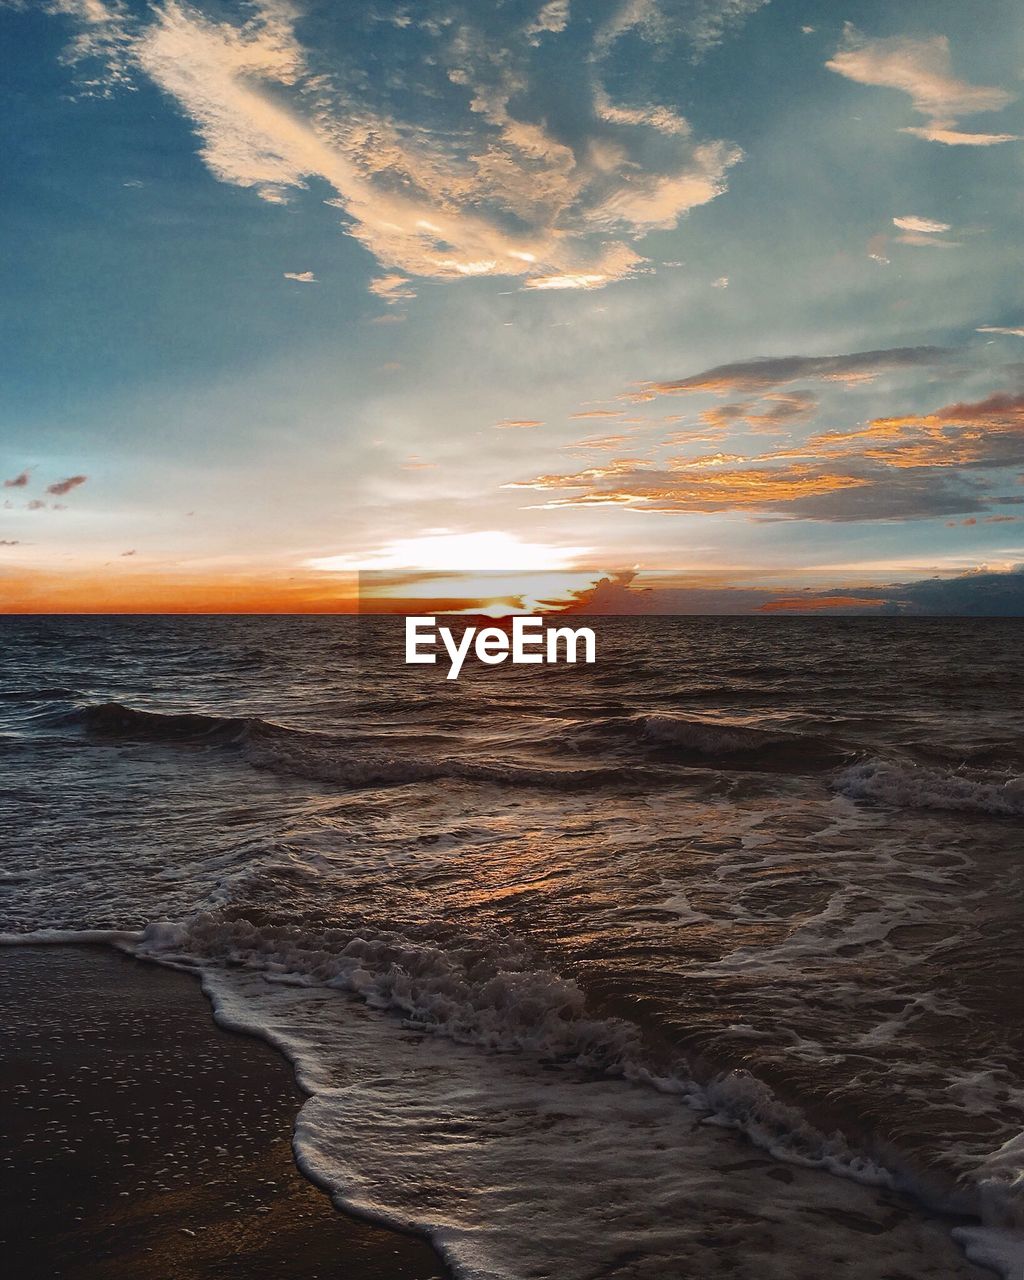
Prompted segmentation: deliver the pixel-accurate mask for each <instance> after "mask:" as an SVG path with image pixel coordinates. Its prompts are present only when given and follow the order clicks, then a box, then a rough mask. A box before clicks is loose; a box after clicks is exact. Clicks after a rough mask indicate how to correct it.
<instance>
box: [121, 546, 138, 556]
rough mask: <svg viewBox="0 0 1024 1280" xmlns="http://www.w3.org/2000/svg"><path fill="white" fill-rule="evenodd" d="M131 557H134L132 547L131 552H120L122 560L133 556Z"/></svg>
mask: <svg viewBox="0 0 1024 1280" xmlns="http://www.w3.org/2000/svg"><path fill="white" fill-rule="evenodd" d="M133 555H135V548H134V547H132V549H131V551H122V552H121V556H122V558H123V557H125V556H133Z"/></svg>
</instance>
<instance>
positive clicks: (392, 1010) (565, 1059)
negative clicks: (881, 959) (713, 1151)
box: [0, 910, 1024, 1280]
mask: <svg viewBox="0 0 1024 1280" xmlns="http://www.w3.org/2000/svg"><path fill="white" fill-rule="evenodd" d="M60 943H71V944H74V943H77V944H82V943H88V944H97V943H106V944H107V945H110V946H113V947H115V948H117V949H118V950H123V951H126V952H129V953H130V954H133V955H135V956H136V957H138V958H140V959H144V960H149V961H152V962H155V963H157V964H161V965H165V966H168V967H171V968H176V969H185V970H188V971H192V972H194V973H196V974H197V975H198V976H200V977H202V979H203V982H204V989H206V990H207V993H208V994H210V991H211V984H213V986H214V987H215V986H216V982H217V980H218V976H219V975H227V974H229V973H247V974H249V975H251V977H253V978H262V979H263V980H265V981H266V982H267V983H268V984H270V986H269V987H268V991H269V990H272V989H273V987H274V986H275V985H282V986H284V987H286V988H287V987H291V988H320V989H329V990H335V991H339V992H342V993H345V994H346V995H349V996H353V997H357V998H358V999H360V1000H361V1001H362V1002H364V1003H365V1004H366V1005H367V1006H368V1007H369V1008H372V1009H375V1010H379V1011H381V1012H383V1013H387V1014H391V1015H398V1016H399V1017H400V1018H401V1020H402V1024H403V1025H404V1026H405V1027H407V1028H409V1029H412V1030H415V1031H417V1032H419V1033H421V1034H425V1035H429V1036H431V1037H438V1038H440V1039H442V1040H448V1041H452V1042H454V1043H456V1044H460V1045H467V1046H472V1047H474V1048H477V1049H482V1050H484V1051H487V1052H489V1053H496V1054H510V1053H511V1054H520V1055H528V1056H529V1058H530V1059H532V1060H533V1061H535V1062H538V1063H539V1064H547V1065H549V1066H560V1067H574V1068H581V1069H583V1070H584V1071H586V1072H589V1073H594V1076H593V1078H597V1077H604V1078H611V1079H612V1080H614V1079H619V1080H621V1081H622V1082H623V1083H624V1084H628V1085H633V1086H639V1087H642V1088H648V1089H652V1090H654V1091H655V1092H656V1093H658V1094H660V1095H663V1096H664V1097H665V1098H666V1100H668V1099H670V1098H674V1099H675V1100H676V1101H677V1102H678V1103H679V1104H680V1105H683V1106H686V1107H687V1108H689V1109H691V1110H693V1111H695V1112H697V1113H698V1114H700V1115H701V1116H702V1117H703V1119H704V1121H705V1123H708V1124H712V1125H716V1126H718V1127H722V1128H728V1129H732V1130H735V1131H737V1132H738V1133H740V1134H742V1135H743V1136H744V1137H745V1138H746V1139H747V1140H748V1141H750V1142H751V1143H752V1144H753V1145H754V1146H755V1147H757V1148H759V1149H761V1150H763V1151H764V1152H766V1153H767V1154H768V1155H770V1156H772V1157H773V1158H775V1159H777V1160H779V1161H781V1162H783V1163H786V1164H790V1165H795V1166H800V1167H802V1168H806V1169H812V1170H814V1169H816V1170H821V1171H823V1172H826V1173H829V1174H832V1175H835V1176H838V1177H840V1178H843V1179H846V1180H849V1181H851V1182H854V1183H858V1184H860V1185H863V1186H868V1187H876V1188H882V1189H896V1190H903V1191H907V1192H910V1193H911V1194H916V1195H917V1197H918V1199H919V1200H920V1201H921V1202H922V1203H923V1204H924V1205H925V1206H926V1207H929V1208H931V1209H932V1210H934V1211H939V1212H948V1213H955V1214H958V1215H966V1216H971V1217H975V1218H977V1219H980V1222H978V1223H977V1224H976V1225H975V1224H965V1225H963V1226H961V1227H958V1228H957V1229H956V1231H955V1232H954V1235H955V1236H956V1237H957V1239H958V1240H959V1242H960V1244H961V1246H962V1247H963V1249H964V1251H965V1253H966V1254H967V1256H968V1257H969V1258H971V1259H973V1260H976V1261H978V1262H981V1263H983V1264H985V1265H988V1266H990V1267H992V1268H993V1269H995V1270H998V1271H1001V1272H1002V1273H1003V1275H1004V1276H1005V1277H1006V1280H1015V1278H1016V1277H1017V1276H1018V1275H1019V1272H1018V1270H1017V1269H1016V1268H1017V1267H1018V1266H1019V1261H1020V1257H1021V1250H1022V1245H1021V1235H1020V1228H1021V1226H1024V1207H1022V1205H1021V1203H1020V1197H1019V1195H1018V1194H1017V1190H1018V1188H1017V1184H1016V1183H1012V1185H1011V1181H1010V1180H1008V1178H1009V1176H1010V1175H1012V1174H1014V1173H1015V1171H1016V1169H1017V1166H1018V1164H1019V1161H1018V1160H1017V1156H1018V1154H1019V1153H1018V1151H1017V1144H1016V1143H1012V1144H1008V1147H1012V1150H1007V1151H1005V1152H1002V1153H996V1156H997V1157H999V1158H998V1159H996V1158H994V1160H993V1167H992V1168H990V1169H984V1170H982V1171H981V1172H982V1177H981V1179H979V1180H978V1181H977V1182H976V1183H975V1184H974V1185H973V1186H965V1185H963V1184H961V1185H960V1186H959V1187H957V1188H956V1189H955V1190H954V1191H953V1192H952V1193H950V1194H945V1195H942V1194H938V1193H937V1192H936V1189H935V1186H934V1184H933V1183H932V1181H931V1180H930V1179H929V1178H928V1177H927V1176H924V1177H922V1178H921V1179H915V1177H914V1176H913V1174H912V1172H909V1171H907V1170H904V1169H898V1168H897V1167H896V1166H894V1165H889V1164H887V1163H886V1162H883V1161H882V1160H880V1159H877V1158H875V1157H874V1156H872V1155H871V1154H870V1153H869V1152H865V1151H862V1150H858V1149H856V1148H855V1147H853V1146H851V1144H850V1143H849V1141H848V1140H847V1139H846V1138H845V1136H844V1135H843V1134H842V1133H840V1132H838V1131H836V1132H832V1133H825V1132H823V1131H821V1130H819V1129H818V1128H817V1127H815V1126H814V1125H813V1124H812V1123H811V1122H810V1121H809V1120H808V1119H807V1117H806V1116H805V1115H804V1114H803V1112H801V1111H800V1110H799V1108H798V1107H796V1106H793V1105H791V1104H788V1103H786V1102H783V1101H782V1100H781V1099H780V1098H779V1097H778V1096H777V1095H776V1094H775V1093H774V1092H773V1090H772V1089H771V1088H770V1087H769V1086H768V1085H767V1084H766V1083H765V1082H764V1081H762V1080H759V1079H758V1078H757V1077H756V1076H753V1075H752V1074H750V1073H749V1072H747V1071H744V1070H730V1071H727V1072H724V1073H721V1074H718V1075H716V1076H714V1077H713V1078H711V1079H710V1080H707V1081H705V1082H703V1083H700V1082H698V1081H697V1080H695V1079H694V1078H693V1077H692V1076H691V1074H690V1073H689V1070H688V1069H687V1067H686V1064H685V1063H682V1062H677V1063H674V1064H665V1065H661V1064H659V1063H658V1062H656V1061H655V1060H654V1059H652V1058H651V1057H650V1056H649V1054H648V1051H647V1049H646V1046H645V1044H644V1038H643V1033H642V1032H641V1030H640V1028H639V1027H638V1026H637V1025H636V1024H635V1023H633V1022H631V1021H628V1020H626V1019H623V1018H617V1017H606V1016H603V1015H601V1014H599V1013H595V1012H594V1011H593V1010H591V1009H589V1008H588V1005H587V999H586V995H585V993H584V992H583V990H582V989H581V988H580V987H579V985H578V984H577V983H576V982H575V981H573V980H572V979H571V978H567V977H565V976H563V975H561V974H558V973H556V972H553V971H551V970H550V969H548V968H546V967H545V966H544V964H543V963H542V962H541V960H540V958H539V956H538V955H537V954H536V953H534V952H533V950H532V949H531V948H530V947H529V946H528V945H526V944H524V943H522V942H518V941H514V940H507V939H497V940H495V939H488V938H485V937H481V936H475V935H461V936H456V937H453V938H450V939H448V940H447V941H445V942H441V941H439V940H437V939H434V940H430V939H416V938H412V937H409V936H406V935H403V934H401V933H399V932H396V931H371V930H367V929H362V930H356V929H340V928H329V927H323V928H318V929H310V928H308V927H304V926H297V925H290V926H274V925H266V924H263V925H261V924H255V923H253V922H251V921H249V920H247V919H239V918H234V917H232V916H231V915H229V914H226V913H225V912H223V911H218V910H211V911H206V912H199V913H196V914H195V915H193V916H191V917H190V918H188V919H186V920H184V921H180V922H176V921H167V920H164V921H155V922H152V923H150V924H149V925H147V926H145V927H144V928H143V929H141V930H138V931H129V930H79V931H62V930H55V929H54V930H50V929H46V930H39V931H37V932H34V933H25V934H10V933H8V934H0V946H17V945H56V944H60ZM215 1003H216V1002H215ZM239 1019H240V1020H239ZM223 1020H224V1021H225V1022H226V1025H229V1026H230V1025H235V1024H236V1023H237V1024H238V1025H239V1026H242V1025H243V1024H244V1029H245V1030H247V1031H249V1032H251V1033H253V1034H258V1035H263V1036H264V1038H267V1039H269V1040H270V1041H271V1042H272V1043H275V1044H277V1045H278V1047H279V1048H281V1049H282V1050H284V1051H285V1052H287V1053H288V1054H289V1056H290V1057H292V1059H293V1061H294V1060H295V1053H294V1050H293V1047H290V1046H289V1045H288V1044H286V1043H283V1042H281V1041H280V1036H279V1035H277V1034H275V1031H274V1029H273V1028H272V1027H270V1026H264V1025H262V1024H261V1023H260V1020H259V1017H258V1015H256V1016H255V1017H253V1018H250V1017H242V1016H241V1015H239V1017H236V1018H234V1019H233V1018H230V1017H229V1018H226V1019H223ZM314 1039H315V1037H314ZM304 1084H305V1087H306V1088H307V1090H309V1091H310V1092H313V1093H317V1092H318V1089H317V1087H316V1085H315V1084H314V1083H312V1082H311V1081H309V1080H304ZM1003 1156H1005V1159H1003V1158H1002V1157H1003Z"/></svg>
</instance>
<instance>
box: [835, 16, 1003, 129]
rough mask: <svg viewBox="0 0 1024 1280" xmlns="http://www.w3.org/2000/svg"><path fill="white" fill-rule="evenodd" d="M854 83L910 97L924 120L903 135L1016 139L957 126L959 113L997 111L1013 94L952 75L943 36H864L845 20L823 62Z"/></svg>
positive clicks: (946, 43) (951, 61)
mask: <svg viewBox="0 0 1024 1280" xmlns="http://www.w3.org/2000/svg"><path fill="white" fill-rule="evenodd" d="M825 65H826V66H827V67H828V68H829V70H830V71H835V72H837V73H838V74H839V75H841V76H845V77H846V79H847V80H853V81H855V82H856V83H857V84H864V85H875V86H878V87H881V88H887V89H897V90H899V91H900V92H901V93H905V94H907V95H908V96H909V98H910V100H911V103H912V105H913V108H914V110H915V111H916V112H917V113H918V115H921V116H924V117H925V119H926V121H927V123H926V124H923V125H908V126H907V127H905V128H904V129H902V130H901V132H903V133H910V134H914V135H915V136H916V137H919V138H925V139H928V140H929V141H931V142H941V143H944V144H946V145H947V146H974V147H990V146H995V145H997V144H999V143H1003V142H1015V141H1018V140H1019V139H1018V138H1017V135H1016V134H1012V133H980V132H977V133H976V132H968V131H965V130H962V129H959V128H958V127H957V126H958V122H959V121H960V119H961V118H962V117H963V116H972V115H980V114H982V113H985V112H990V111H1001V110H1002V109H1003V108H1004V107H1006V106H1009V104H1010V103H1011V102H1013V101H1014V99H1015V97H1016V95H1015V94H1013V93H1010V92H1009V91H1008V90H1006V89H1001V88H998V87H996V86H993V85H975V84H970V83H969V82H968V81H966V80H961V79H959V78H958V77H957V76H955V75H954V74H953V57H952V53H951V52H950V47H949V40H948V39H947V38H946V37H945V36H941V35H936V36H927V37H924V38H915V37H912V36H886V37H882V38H876V37H871V36H866V35H863V34H862V33H861V32H860V31H858V30H857V28H856V27H854V26H853V25H852V24H850V23H847V24H846V27H845V29H844V31H843V39H842V42H841V43H840V45H839V48H838V49H837V50H836V52H835V53H834V54H833V56H832V57H831V58H830V59H829V61H828V62H826V64H825Z"/></svg>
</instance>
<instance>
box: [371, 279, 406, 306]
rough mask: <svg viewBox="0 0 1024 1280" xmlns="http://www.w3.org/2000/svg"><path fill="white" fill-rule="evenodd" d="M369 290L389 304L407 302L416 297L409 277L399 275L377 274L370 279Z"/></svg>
mask: <svg viewBox="0 0 1024 1280" xmlns="http://www.w3.org/2000/svg"><path fill="white" fill-rule="evenodd" d="M370 292H371V293H373V294H376V296H377V297H378V298H381V299H382V300H383V301H384V302H386V303H388V304H389V305H393V304H394V303H396V302H408V301H410V300H411V299H412V298H415V297H416V290H415V289H414V288H413V286H412V282H411V281H410V280H409V278H408V277H407V276H399V275H388V276H377V278H376V279H374V280H371V281H370Z"/></svg>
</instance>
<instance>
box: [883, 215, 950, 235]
mask: <svg viewBox="0 0 1024 1280" xmlns="http://www.w3.org/2000/svg"><path fill="white" fill-rule="evenodd" d="M892 221H893V225H894V226H897V227H899V228H900V229H901V230H902V231H917V232H920V233H921V234H922V235H937V234H938V233H939V232H942V231H949V230H950V229H951V228H950V225H949V223H948V222H936V221H935V220H934V218H919V217H918V216H917V215H916V214H912V213H908V214H905V215H904V216H903V217H902V218H893V220H892Z"/></svg>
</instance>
